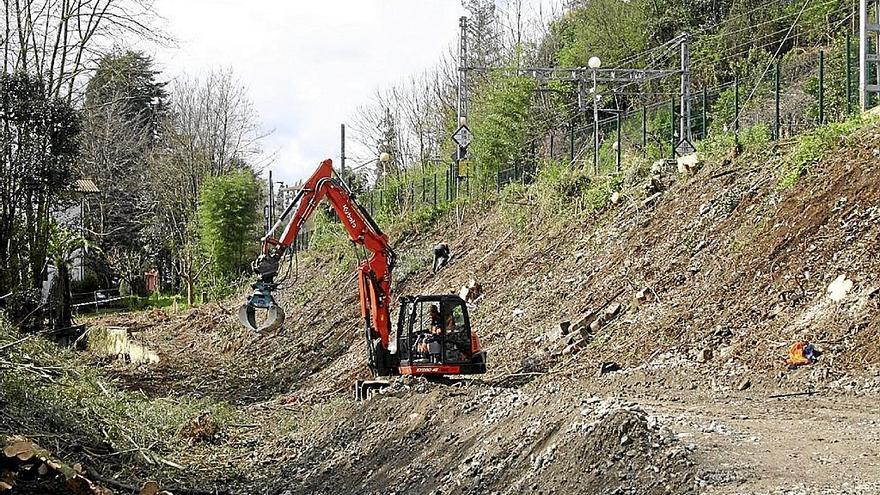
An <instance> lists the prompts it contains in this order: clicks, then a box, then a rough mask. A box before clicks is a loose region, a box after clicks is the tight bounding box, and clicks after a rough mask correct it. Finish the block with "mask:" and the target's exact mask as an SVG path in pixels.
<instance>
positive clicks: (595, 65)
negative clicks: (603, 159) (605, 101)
mask: <svg viewBox="0 0 880 495" xmlns="http://www.w3.org/2000/svg"><path fill="white" fill-rule="evenodd" d="M587 65H588V66H589V67H590V69H592V73H593V90H592V93H593V173H596V174H598V173H599V93H598V89H597V85H596V71H597V70H598V69H599V67H602V59H600V58H599V57H596V56H592V57H590V60H589V61H587Z"/></svg>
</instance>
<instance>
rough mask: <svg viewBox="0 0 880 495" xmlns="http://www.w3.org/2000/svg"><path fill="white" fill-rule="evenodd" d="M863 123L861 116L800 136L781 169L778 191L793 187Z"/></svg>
mask: <svg viewBox="0 0 880 495" xmlns="http://www.w3.org/2000/svg"><path fill="white" fill-rule="evenodd" d="M865 123H866V121H865V120H864V119H863V118H862V117H861V116H855V117H853V118H851V119H849V120H846V121H843V122H834V123H831V124H828V125H824V126H820V127H817V128H816V129H813V130H812V131H810V132H808V133H806V134H802V135H801V136H800V137H799V138H798V140H797V144H796V145H795V147H794V150H793V151H792V153H791V155H790V156H789V157H788V161H787V162H786V164H785V166H784V167H783V168H782V174H781V177H780V179H779V183H778V187H779V189H787V188H789V187H791V186H793V185H794V184H795V183H796V182H797V181H798V180H799V179H800V178H801V177H803V176H804V175H805V174H807V173H808V172H809V169H810V167H812V166H813V165H815V164H816V163H817V162H818V161H819V160H820V159H822V156H823V155H824V154H825V153H826V152H828V151H829V150H830V149H831V148H832V147H834V146H835V145H836V144H837V143H838V142H839V141H840V139H841V138H844V137H846V136H848V135H849V134H852V133H853V132H855V131H856V130H858V129H860V128H862V126H864V125H865Z"/></svg>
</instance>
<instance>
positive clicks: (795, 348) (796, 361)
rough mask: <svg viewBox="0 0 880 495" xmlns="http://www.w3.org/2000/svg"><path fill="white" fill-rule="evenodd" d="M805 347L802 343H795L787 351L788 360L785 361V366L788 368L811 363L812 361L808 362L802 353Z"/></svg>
mask: <svg viewBox="0 0 880 495" xmlns="http://www.w3.org/2000/svg"><path fill="white" fill-rule="evenodd" d="M805 347H806V344H804V343H803V342H800V341H798V342H795V343H794V344H793V345H792V346H791V347H790V348H789V349H788V359H786V360H785V364H787V365H789V366H802V365H805V364H810V363H812V361H810V359H809V358H808V357H807V355H806V353H805V352H804V348H805Z"/></svg>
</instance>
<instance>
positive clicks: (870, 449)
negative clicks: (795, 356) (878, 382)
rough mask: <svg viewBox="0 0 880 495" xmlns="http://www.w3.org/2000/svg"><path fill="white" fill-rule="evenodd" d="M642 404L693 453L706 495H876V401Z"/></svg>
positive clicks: (879, 475) (879, 439) (879, 447)
mask: <svg viewBox="0 0 880 495" xmlns="http://www.w3.org/2000/svg"><path fill="white" fill-rule="evenodd" d="M643 403H644V405H645V408H646V409H647V410H649V411H652V412H653V413H654V414H656V415H657V416H658V417H659V418H660V419H661V420H663V421H664V422H667V423H668V424H669V426H670V427H671V428H672V429H673V431H675V432H676V433H677V435H678V437H679V438H680V440H681V441H682V442H683V443H685V444H687V445H688V447H689V449H693V450H694V454H693V455H694V459H695V460H696V461H697V463H698V464H699V465H700V466H701V467H702V469H703V473H702V475H701V478H703V479H704V480H705V481H706V486H705V493H707V494H782V493H786V494H788V493H808V492H809V493H822V494H876V493H880V415H878V413H880V405H878V404H880V403H878V400H877V397H866V398H863V397H845V396H840V397H821V396H818V397H817V396H813V397H790V398H785V399H754V398H730V399H725V400H719V401H711V400H710V401H685V402H684V403H670V402H659V401H655V402H645V401H643Z"/></svg>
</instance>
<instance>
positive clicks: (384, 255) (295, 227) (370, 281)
mask: <svg viewBox="0 0 880 495" xmlns="http://www.w3.org/2000/svg"><path fill="white" fill-rule="evenodd" d="M322 199H326V200H327V201H328V202H329V203H330V206H332V207H333V209H334V210H335V212H336V215H337V216H338V217H339V221H340V222H342V225H343V226H344V227H345V230H346V231H347V232H348V235H349V237H350V238H351V242H353V243H354V244H355V245H357V246H362V247H363V248H365V249H366V250H367V251H369V253H370V254H369V255H368V256H367V257H366V259H364V260H363V261H361V263H360V264H359V265H358V268H357V280H358V290H359V292H360V303H361V317H362V318H363V321H364V327H365V328H364V335H365V337H366V341H367V361H368V364H369V367H370V370H371V371H372V373H373V375H374V376H390V375H422V376H424V375H435V376H437V375H462V374H476V373H485V372H486V353H485V352H484V351H483V350H482V349H481V348H480V339H479V338H478V337H477V334H476V333H475V332H474V331H473V330H471V325H470V320H469V318H468V308H467V305H466V304H465V302H464V301H463V300H462V299H461V298H460V297H458V296H457V295H453V294H440V295H416V296H405V297H400V298H399V299H398V301H399V303H400V308H399V313H398V318H397V331H396V333H392V329H391V310H390V304H391V273H392V270H393V269H394V264H395V254H394V250H393V249H391V246H390V245H389V244H388V237H387V236H386V235H385V234H384V233H382V230H381V229H380V228H379V226H378V225H376V222H375V221H374V220H373V218H372V217H371V216H370V214H369V212H367V210H366V209H365V208H364V207H363V206H361V205H360V204H359V203H358V202H357V199H356V198H355V195H354V194H353V193H352V192H351V190H349V188H348V187H347V186H346V185H345V183H344V182H343V181H342V180H340V179H339V178H338V177H336V175H335V174H334V171H333V163H332V161H331V160H324V161H323V162H321V165H320V166H319V167H318V170H316V171H315V173H314V174H313V175H312V176H311V177H310V178H309V180H308V181H306V183H305V184H303V187H302V189H300V190H299V192H298V193H297V194H296V196H295V198H294V200H293V202H292V203H291V204H290V205H288V207H287V209H286V210H285V211H284V213H283V214H282V215H281V216H280V217H279V220H278V222H276V223H275V225H273V226H272V227H271V228H270V229H269V232H267V234H266V236H265V237H264V238H263V240H262V250H261V254H260V255H259V257H257V259H256V260H255V261H254V263H253V268H254V272H255V273H256V274H257V276H258V278H257V281H256V282H255V283H254V284H253V285H252V287H253V289H254V292H253V294H252V295H251V296H250V298H248V300H247V302H246V303H245V304H244V305H242V307H241V310H240V311H239V319H240V320H241V323H242V324H243V325H244V326H246V327H248V328H250V329H252V330H255V331H257V332H268V331H273V330H276V329H278V328H280V327H281V326H282V325H283V324H284V311H283V310H282V309H281V307H280V306H279V305H278V304H277V302H276V301H275V299H274V298H273V297H272V292H273V291H274V290H276V289H278V286H279V283H278V282H276V278H277V277H278V274H279V269H280V267H281V265H282V259H283V257H284V256H285V254H292V252H293V251H294V250H293V249H291V247H292V245H293V243H294V241H295V240H296V238H297V234H299V232H300V229H302V227H303V225H304V224H305V223H306V220H308V218H309V217H310V216H311V215H312V214H314V213H315V210H316V209H317V208H318V204H319V203H320V202H321V200H322ZM288 217H289V220H287V226H286V227H285V229H284V232H283V233H282V234H281V237H279V238H275V237H274V234H275V232H276V231H277V230H278V229H280V228H281V225H282V223H283V222H284V219H286V218H288ZM258 310H260V311H262V310H265V311H266V318H265V320H264V321H263V322H262V323H260V324H258V323H257V316H256V315H257V311H258Z"/></svg>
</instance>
